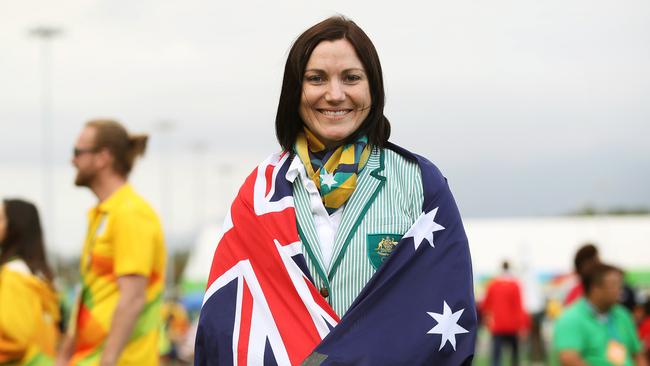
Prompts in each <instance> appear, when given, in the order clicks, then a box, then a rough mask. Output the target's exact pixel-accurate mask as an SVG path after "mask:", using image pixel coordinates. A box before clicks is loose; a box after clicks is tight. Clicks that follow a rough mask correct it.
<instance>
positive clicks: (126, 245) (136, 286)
mask: <svg viewBox="0 0 650 366" xmlns="http://www.w3.org/2000/svg"><path fill="white" fill-rule="evenodd" d="M146 142H147V136H145V135H130V134H129V133H128V132H127V131H126V129H125V128H124V127H123V126H122V125H121V124H119V123H118V122H115V121H113V120H92V121H90V122H88V123H86V125H85V127H84V128H83V130H82V131H81V133H80V135H79V137H78V139H77V141H76V144H75V146H74V157H73V159H72V163H73V165H74V166H75V168H76V169H77V176H76V178H75V184H76V185H77V186H80V187H87V188H88V189H90V190H91V191H92V192H93V193H94V195H95V196H96V197H97V199H98V204H97V206H95V207H93V208H91V209H90V211H89V212H88V233H87V235H86V240H85V242H84V248H83V252H82V255H81V263H80V271H81V277H82V286H81V287H82V288H81V294H80V297H79V301H78V302H77V305H76V311H74V312H73V315H72V316H71V325H70V326H69V331H68V334H67V335H66V337H65V340H64V342H63V345H62V347H61V352H60V354H59V357H58V359H57V364H58V365H102V366H112V365H124V366H126V365H134V366H135V365H137V366H148V365H158V364H159V362H160V359H159V343H158V342H159V338H160V334H159V332H160V329H161V322H162V318H161V305H162V293H163V287H164V274H165V260H166V254H165V246H164V241H163V232H162V227H161V224H160V221H159V219H158V215H157V214H156V213H155V212H154V210H153V209H152V208H151V206H150V205H149V204H148V203H147V202H146V201H145V200H144V199H143V198H142V197H141V196H140V195H139V194H138V193H136V192H135V190H134V189H133V188H132V187H131V185H130V184H129V183H128V180H127V179H128V176H129V173H130V172H131V169H132V167H133V164H134V161H135V159H136V157H138V156H139V155H142V154H143V153H144V151H145V148H146Z"/></svg>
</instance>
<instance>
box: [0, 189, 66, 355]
mask: <svg viewBox="0 0 650 366" xmlns="http://www.w3.org/2000/svg"><path fill="white" fill-rule="evenodd" d="M0 253H1V254H0V364H2V365H4V364H9V365H50V364H52V361H53V356H54V353H55V347H56V343H57V340H58V335H59V332H58V328H57V324H58V322H59V305H58V299H57V296H56V292H55V291H54V288H53V285H52V271H51V270H50V268H49V267H48V265H47V260H46V257H45V249H44V246H43V234H42V231H41V224H40V221H39V218H38V212H37V210H36V207H35V206H34V205H33V204H31V203H29V202H25V201H22V200H14V199H12V200H4V201H3V202H2V203H1V204H0Z"/></svg>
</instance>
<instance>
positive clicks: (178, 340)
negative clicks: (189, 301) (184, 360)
mask: <svg viewBox="0 0 650 366" xmlns="http://www.w3.org/2000/svg"><path fill="white" fill-rule="evenodd" d="M178 293H179V291H178V290H173V291H172V295H171V296H170V297H169V299H168V300H167V301H165V303H164V304H163V306H162V309H161V311H162V319H163V324H162V327H163V332H164V335H163V339H164V343H165V344H164V345H162V346H163V347H162V350H161V354H162V355H163V356H164V357H163V360H164V361H165V362H166V363H167V364H178V363H179V362H180V361H181V357H180V355H179V348H180V347H181V346H182V344H183V343H184V342H185V339H186V337H187V334H188V331H189V329H190V325H191V324H190V318H189V316H188V314H187V310H185V307H184V306H183V304H182V303H181V301H180V298H179V295H178Z"/></svg>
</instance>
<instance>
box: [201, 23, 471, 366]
mask: <svg viewBox="0 0 650 366" xmlns="http://www.w3.org/2000/svg"><path fill="white" fill-rule="evenodd" d="M383 110H384V89H383V80H382V71H381V66H380V63H379V57H378V56H377V52H376V50H375V48H374V46H373V44H372V42H371V41H370V39H369V38H368V37H367V36H366V34H365V33H364V32H363V31H362V30H361V29H360V28H359V27H358V26H357V25H356V24H355V23H354V22H352V21H350V20H348V19H345V18H343V17H333V18H329V19H326V20H324V21H323V22H321V23H318V24H316V25H314V26H313V27H311V28H310V29H308V30H307V31H305V32H304V33H303V34H302V35H301V36H300V37H299V38H298V39H297V40H296V42H295V43H294V45H293V47H292V48H291V51H290V52H289V56H288V59H287V63H286V66H285V71H284V80H283V84H282V91H281V95H280V102H279V105H278V112H277V115H276V134H277V137H278V141H279V143H280V145H281V146H282V148H283V152H282V153H281V154H276V155H274V156H271V157H270V158H268V159H267V160H266V161H265V162H263V163H262V164H261V165H260V166H258V168H257V169H256V170H255V171H254V172H253V174H251V176H249V178H248V179H247V180H246V182H245V183H244V185H243V186H242V189H241V190H240V192H239V195H238V197H237V198H236V199H235V202H234V203H233V205H232V207H231V210H230V215H229V216H228V218H227V219H226V223H225V224H224V235H223V238H222V239H221V241H220V242H219V244H218V246H217V249H216V250H215V256H214V260H213V264H212V270H211V274H210V278H209V280H208V290H207V292H206V295H205V299H204V305H203V309H202V313H201V319H200V323H199V330H198V334H197V346H196V359H195V363H196V364H198V365H205V364H215V365H216V364H219V365H222V364H233V363H234V362H235V360H238V362H248V363H249V364H276V363H277V364H280V365H286V364H300V363H302V362H304V364H309V365H312V364H313V365H320V364H322V365H327V364H336V365H398V364H399V365H402V364H403V365H421V364H453V365H459V364H465V363H469V362H471V358H472V354H473V348H474V340H475V329H476V314H475V311H474V309H475V304H474V296H473V291H472V273H471V260H470V256H469V250H468V244H467V238H466V236H465V233H464V230H463V226H462V222H461V220H460V216H459V214H458V209H457V207H456V204H455V203H454V200H453V197H452V195H451V193H450V191H449V189H448V186H447V183H446V179H445V178H444V177H443V176H442V175H441V174H440V172H439V171H438V169H437V168H436V167H435V166H434V165H433V164H431V163H430V162H429V161H427V160H426V159H424V158H422V157H420V156H417V155H415V154H412V153H410V152H408V151H406V150H404V149H402V148H400V147H398V146H396V145H394V144H392V143H390V142H388V137H389V135H390V124H389V122H388V119H387V118H386V117H385V116H384V112H383ZM428 138H433V141H435V136H434V137H428Z"/></svg>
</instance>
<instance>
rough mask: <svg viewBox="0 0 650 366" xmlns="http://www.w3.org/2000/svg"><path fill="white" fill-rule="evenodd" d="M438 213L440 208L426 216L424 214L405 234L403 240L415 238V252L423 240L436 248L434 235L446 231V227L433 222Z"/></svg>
mask: <svg viewBox="0 0 650 366" xmlns="http://www.w3.org/2000/svg"><path fill="white" fill-rule="evenodd" d="M436 213H438V207H436V208H434V209H433V210H431V211H429V213H426V214H425V213H424V212H422V214H421V215H420V217H419V218H418V219H417V221H416V222H415V224H413V227H412V228H411V230H409V231H407V232H406V234H404V238H403V239H406V238H413V243H414V244H415V250H417V249H418V247H419V246H420V244H422V240H426V241H428V242H429V245H431V247H432V248H434V245H433V233H435V232H436V231H440V230H444V229H445V228H444V226H442V225H440V224H438V223H437V222H435V221H433V219H434V218H435V217H436Z"/></svg>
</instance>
